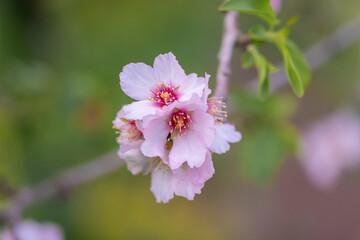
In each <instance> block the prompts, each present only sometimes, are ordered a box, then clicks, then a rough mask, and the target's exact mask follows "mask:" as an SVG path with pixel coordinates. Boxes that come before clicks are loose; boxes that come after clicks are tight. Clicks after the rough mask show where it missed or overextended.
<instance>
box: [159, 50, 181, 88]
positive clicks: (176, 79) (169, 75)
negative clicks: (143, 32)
mask: <svg viewBox="0 0 360 240" xmlns="http://www.w3.org/2000/svg"><path fill="white" fill-rule="evenodd" d="M154 71H155V74H156V76H157V79H159V80H158V81H165V82H167V83H172V84H173V85H174V87H177V86H178V85H179V84H180V82H181V80H183V79H185V78H186V74H185V72H184V70H183V69H182V68H181V66H180V65H179V63H178V61H177V60H176V57H175V56H174V55H173V54H172V53H171V52H169V53H167V54H160V55H159V56H157V57H156V58H155V61H154Z"/></svg>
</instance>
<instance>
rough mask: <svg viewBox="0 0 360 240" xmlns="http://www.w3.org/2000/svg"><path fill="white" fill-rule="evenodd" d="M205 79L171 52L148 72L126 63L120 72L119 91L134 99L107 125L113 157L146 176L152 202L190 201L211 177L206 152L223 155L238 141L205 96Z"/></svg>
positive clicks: (214, 101) (216, 104)
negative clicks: (113, 135) (113, 132)
mask: <svg viewBox="0 0 360 240" xmlns="http://www.w3.org/2000/svg"><path fill="white" fill-rule="evenodd" d="M209 78H210V75H208V74H205V78H203V77H197V75H196V74H190V75H186V74H185V72H184V70H183V69H182V68H181V67H180V65H179V64H178V62H177V61H176V58H175V56H174V55H173V54H172V53H168V54H164V55H159V56H158V57H157V58H156V59H155V62H154V67H153V68H152V67H150V66H148V65H145V64H143V63H136V64H134V63H132V64H128V65H126V66H125V67H124V69H123V71H122V72H121V73H120V85H121V88H122V89H123V91H124V92H125V93H126V94H127V95H128V96H130V97H132V98H134V99H135V100H138V101H136V102H133V103H131V104H129V105H125V106H124V107H123V108H122V109H121V110H120V111H119V112H118V114H117V116H116V119H115V120H114V121H113V124H114V128H115V129H117V130H118V133H119V134H120V136H119V137H118V138H117V142H118V143H119V144H120V147H119V151H118V155H119V157H120V158H122V159H124V161H125V162H126V164H127V167H128V169H129V171H131V173H133V174H139V173H142V174H148V173H150V172H151V175H152V180H151V191H152V192H153V193H154V195H155V198H156V200H157V202H164V203H165V202H168V201H169V200H170V199H172V198H173V197H174V195H178V196H183V197H185V198H187V199H189V200H192V199H194V196H195V194H199V193H200V192H201V189H202V188H203V186H204V184H205V182H206V181H207V180H208V179H210V178H211V176H212V175H213V174H214V167H213V163H212V160H211V152H216V153H219V154H221V153H225V152H226V151H228V150H229V148H230V145H229V143H233V142H238V141H240V139H241V134H240V133H239V132H237V131H236V130H235V127H234V126H233V125H231V124H229V123H226V117H227V113H226V111H224V108H225V104H224V103H223V102H222V101H221V98H217V97H211V98H208V96H209V94H210V93H211V90H210V89H209V87H208V81H209Z"/></svg>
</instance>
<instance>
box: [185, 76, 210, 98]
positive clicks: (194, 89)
mask: <svg viewBox="0 0 360 240" xmlns="http://www.w3.org/2000/svg"><path fill="white" fill-rule="evenodd" d="M204 87H205V79H204V78H199V77H197V75H196V74H195V73H192V74H189V75H188V76H186V78H185V79H184V80H183V81H181V84H180V88H179V94H180V99H179V100H180V101H186V100H189V99H190V98H191V96H192V95H193V94H197V95H198V96H199V97H201V96H202V94H203V92H204Z"/></svg>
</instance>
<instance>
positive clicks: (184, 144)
mask: <svg viewBox="0 0 360 240" xmlns="http://www.w3.org/2000/svg"><path fill="white" fill-rule="evenodd" d="M206 151H207V148H206V146H205V143H204V142H203V139H202V137H201V136H199V135H195V134H194V132H193V131H188V132H187V133H186V134H185V135H184V136H183V137H182V138H181V139H180V138H176V139H175V140H174V144H173V147H172V149H171V151H170V154H169V164H170V168H171V169H176V168H178V167H180V166H181V165H182V164H183V163H184V162H187V163H188V164H189V166H190V167H200V166H201V165H202V164H203V162H204V161H205V154H206Z"/></svg>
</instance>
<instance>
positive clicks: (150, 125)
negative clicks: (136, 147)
mask: <svg viewBox="0 0 360 240" xmlns="http://www.w3.org/2000/svg"><path fill="white" fill-rule="evenodd" d="M143 127H144V132H143V134H144V138H145V141H144V143H143V144H142V145H141V151H142V152H143V154H144V155H145V156H147V157H157V156H158V157H160V158H162V159H165V144H166V142H167V136H168V135H169V125H168V124H167V122H166V121H165V119H164V117H161V118H156V119H153V120H149V121H146V124H144V126H143Z"/></svg>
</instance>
